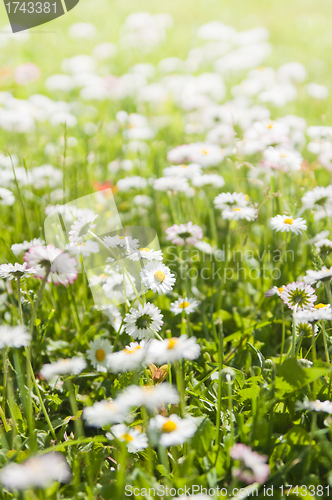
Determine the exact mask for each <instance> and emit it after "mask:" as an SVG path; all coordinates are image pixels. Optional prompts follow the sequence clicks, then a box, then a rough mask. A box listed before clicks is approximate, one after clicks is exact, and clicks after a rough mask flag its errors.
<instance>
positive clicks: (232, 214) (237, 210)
mask: <svg viewBox="0 0 332 500" xmlns="http://www.w3.org/2000/svg"><path fill="white" fill-rule="evenodd" d="M221 216H222V218H223V219H225V220H242V219H245V220H248V221H253V220H256V219H257V210H255V209H254V208H253V207H234V208H225V209H224V210H223V211H222V214H221Z"/></svg>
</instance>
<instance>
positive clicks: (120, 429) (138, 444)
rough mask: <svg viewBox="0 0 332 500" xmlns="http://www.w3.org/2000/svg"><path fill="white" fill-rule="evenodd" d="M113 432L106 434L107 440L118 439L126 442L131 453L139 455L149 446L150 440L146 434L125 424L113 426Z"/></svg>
mask: <svg viewBox="0 0 332 500" xmlns="http://www.w3.org/2000/svg"><path fill="white" fill-rule="evenodd" d="M111 431H112V432H107V433H106V437H107V439H109V440H113V439H114V438H116V439H118V440H119V441H123V442H125V443H126V446H127V448H128V451H129V453H137V452H138V451H142V450H144V449H145V448H147V446H148V438H147V435H146V434H145V433H144V432H140V431H139V430H137V429H133V428H131V427H128V426H127V425H125V424H117V425H113V427H111Z"/></svg>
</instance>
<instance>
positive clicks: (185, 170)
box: [163, 163, 202, 179]
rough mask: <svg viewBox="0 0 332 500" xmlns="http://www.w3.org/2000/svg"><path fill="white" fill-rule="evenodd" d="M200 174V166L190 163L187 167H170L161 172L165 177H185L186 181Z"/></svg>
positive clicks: (183, 165)
mask: <svg viewBox="0 0 332 500" xmlns="http://www.w3.org/2000/svg"><path fill="white" fill-rule="evenodd" d="M201 173H202V169H201V166H200V165H198V163H191V164H189V165H185V164H182V165H172V166H171V167H166V168H164V170H163V174H164V176H165V177H168V176H171V177H185V178H186V179H193V178H195V177H198V176H200V175H201Z"/></svg>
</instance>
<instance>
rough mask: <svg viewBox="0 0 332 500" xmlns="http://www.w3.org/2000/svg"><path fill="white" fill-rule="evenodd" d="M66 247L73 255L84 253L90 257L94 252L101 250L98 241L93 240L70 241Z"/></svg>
mask: <svg viewBox="0 0 332 500" xmlns="http://www.w3.org/2000/svg"><path fill="white" fill-rule="evenodd" d="M66 248H67V250H68V251H69V253H71V254H72V255H75V256H78V255H82V256H83V257H89V256H90V255H91V254H92V253H98V252H99V245H98V243H97V242H96V241H92V240H87V241H83V242H82V243H70V244H69V245H67V246H66Z"/></svg>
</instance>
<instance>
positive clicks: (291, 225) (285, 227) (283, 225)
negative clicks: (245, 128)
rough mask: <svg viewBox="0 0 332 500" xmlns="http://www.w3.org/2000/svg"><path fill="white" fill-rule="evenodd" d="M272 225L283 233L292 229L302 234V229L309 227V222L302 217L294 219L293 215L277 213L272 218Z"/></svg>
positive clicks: (293, 231)
mask: <svg viewBox="0 0 332 500" xmlns="http://www.w3.org/2000/svg"><path fill="white" fill-rule="evenodd" d="M271 227H272V229H275V230H276V231H281V232H282V233H283V232H285V231H286V232H289V231H291V232H292V233H295V234H301V233H302V231H305V230H306V229H307V224H306V221H305V220H304V219H302V217H298V218H297V219H293V217H292V216H291V215H276V217H272V219H271Z"/></svg>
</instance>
